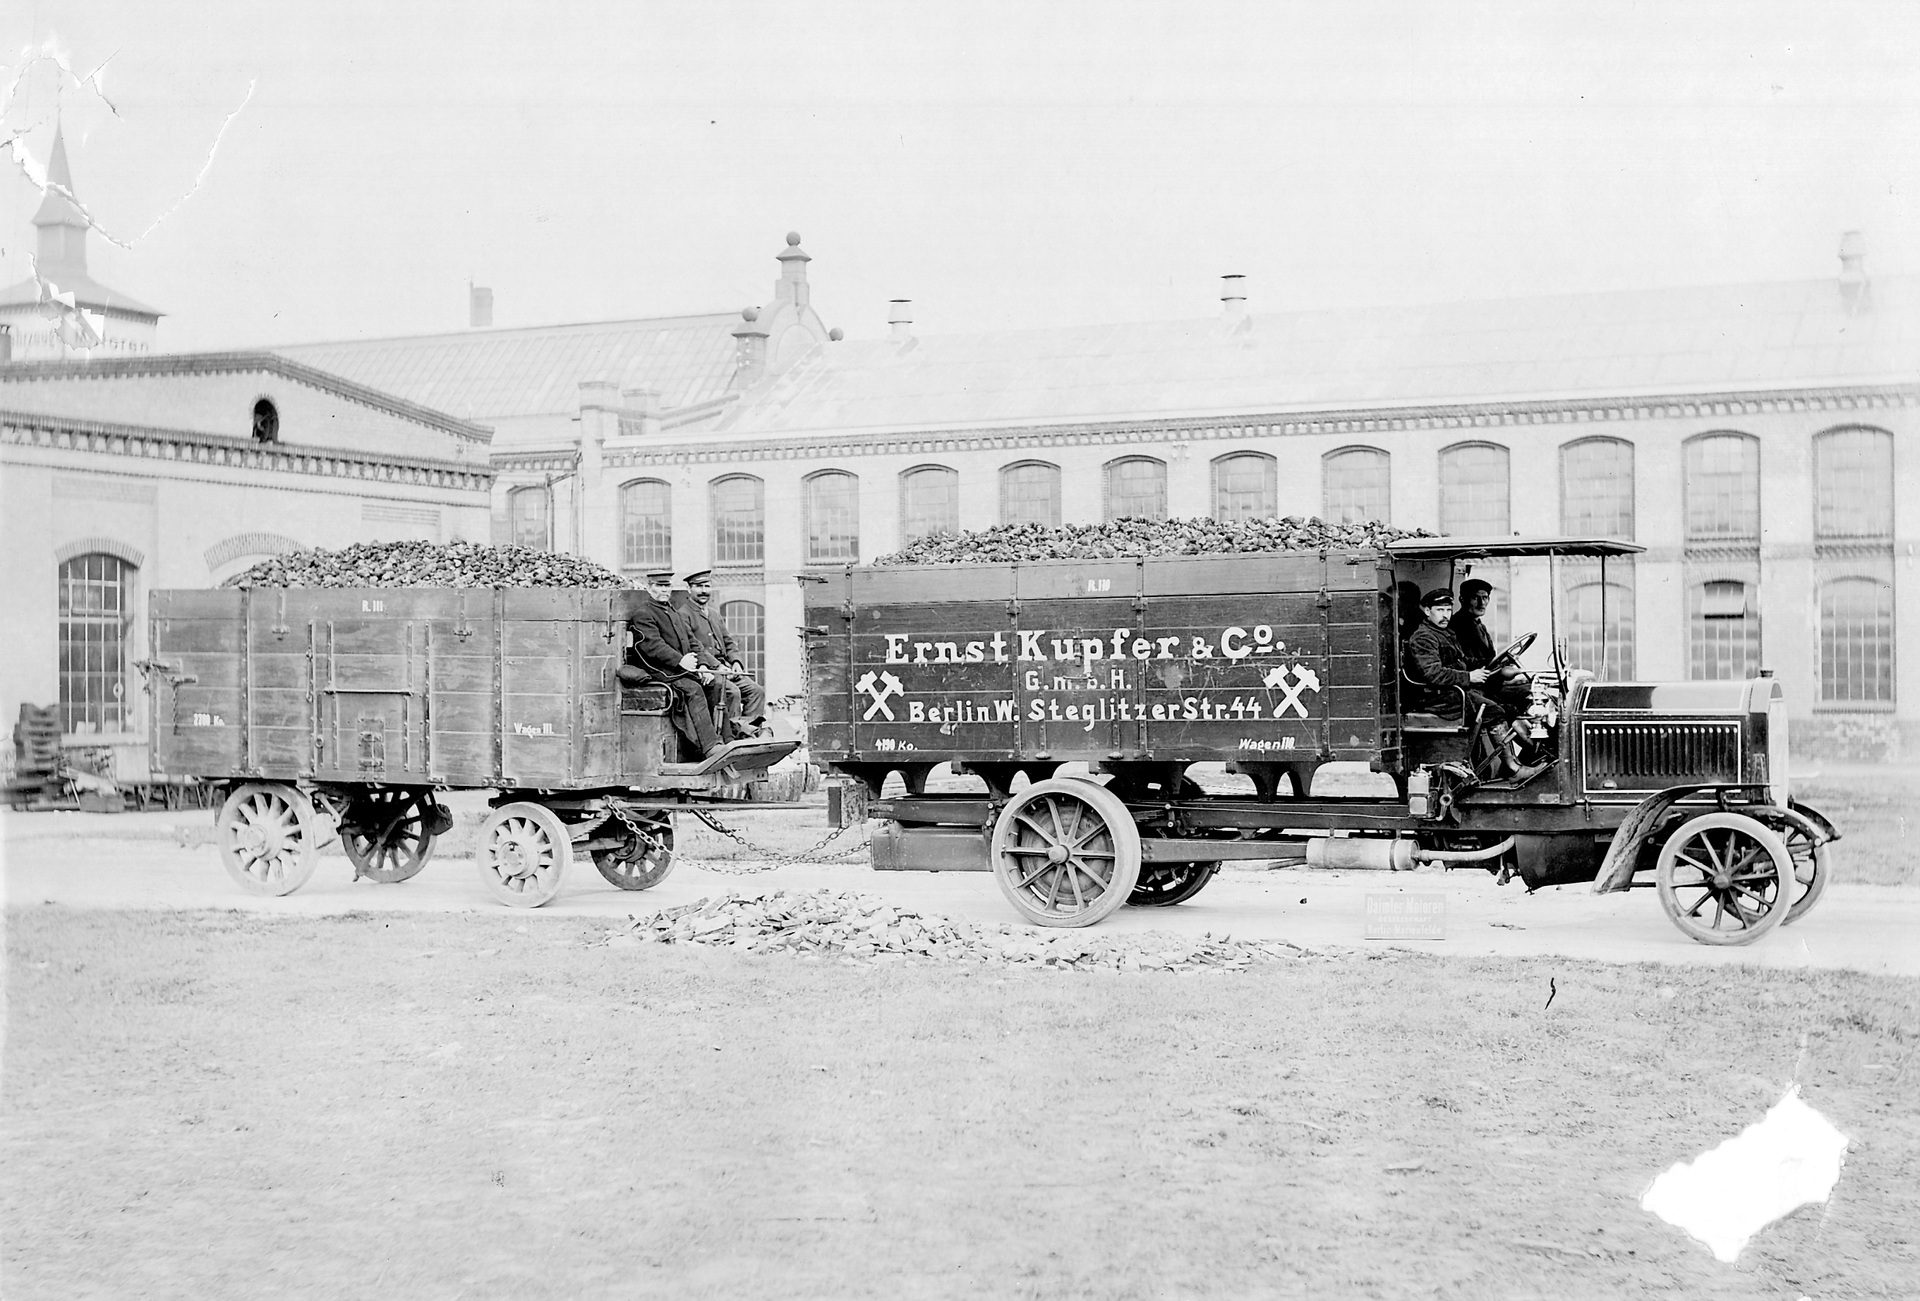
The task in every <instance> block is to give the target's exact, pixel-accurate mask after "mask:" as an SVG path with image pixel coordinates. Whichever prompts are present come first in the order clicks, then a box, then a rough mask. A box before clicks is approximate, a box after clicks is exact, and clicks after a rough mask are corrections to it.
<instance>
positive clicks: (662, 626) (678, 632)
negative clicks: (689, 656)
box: [627, 596, 715, 678]
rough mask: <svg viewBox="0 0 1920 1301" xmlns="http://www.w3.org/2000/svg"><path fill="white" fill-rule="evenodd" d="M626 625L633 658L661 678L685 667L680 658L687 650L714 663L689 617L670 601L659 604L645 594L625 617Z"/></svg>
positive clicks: (677, 673)
mask: <svg viewBox="0 0 1920 1301" xmlns="http://www.w3.org/2000/svg"><path fill="white" fill-rule="evenodd" d="M627 627H629V628H631V629H632V630H633V658H634V660H635V662H637V663H639V664H641V665H642V666H644V667H645V668H646V669H647V671H648V672H650V673H653V674H656V675H657V676H659V677H661V678H677V677H680V676H682V675H683V674H684V673H685V670H684V669H682V668H681V667H680V660H681V657H682V656H684V655H685V654H686V653H687V652H688V651H693V652H694V653H695V654H697V655H699V656H700V661H701V663H703V664H705V665H706V666H707V667H709V668H713V667H715V664H714V661H713V656H712V655H711V654H709V653H708V652H706V650H705V649H704V648H703V647H702V646H701V645H700V639H699V637H698V636H697V635H696V634H695V633H694V629H693V623H692V621H691V620H689V619H688V618H687V617H686V615H684V614H682V613H681V612H680V611H679V610H676V609H675V608H674V607H673V606H671V605H662V604H661V603H660V602H658V601H656V600H654V599H653V598H652V597H651V596H649V597H647V598H646V599H645V600H644V601H642V602H641V603H640V608H639V609H637V610H635V611H634V613H633V617H632V618H630V619H628V620H627Z"/></svg>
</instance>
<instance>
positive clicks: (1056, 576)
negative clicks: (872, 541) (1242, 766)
mask: <svg viewBox="0 0 1920 1301" xmlns="http://www.w3.org/2000/svg"><path fill="white" fill-rule="evenodd" d="M1392 591H1393V583H1392V569H1391V566H1390V565H1389V564H1387V563H1386V562H1385V561H1384V559H1383V558H1382V557H1379V556H1375V555H1373V554H1371V553H1353V554H1346V553H1338V554H1332V555H1324V556H1323V555H1318V554H1297V555H1242V556H1209V557H1168V558H1157V559H1149V560H1094V561H1045V562H1036V563H1032V564H1018V565H1013V564H1008V565H973V566H901V567H897V568H878V569H850V570H847V571H844V572H842V573H840V574H836V575H833V576H832V577H830V578H829V579H828V580H827V581H825V582H822V583H810V584H809V585H808V587H807V594H806V642H807V651H808V654H807V660H808V701H809V704H810V707H811V709H812V717H811V718H810V720H809V725H810V733H809V740H810V745H811V747H812V753H813V756H814V758H815V759H818V760H822V761H826V762H834V763H849V762H856V763H894V764H899V763H912V762H915V761H916V758H917V757H918V756H924V759H921V760H919V761H921V762H940V761H945V760H961V761H967V762H983V763H984V762H1012V761H1021V760H1039V761H1048V762H1068V761H1073V760H1085V761H1092V762H1111V761H1116V760H1130V759H1152V760H1155V761H1175V760H1179V761H1187V762H1196V761H1207V760H1215V761H1218V760H1221V759H1237V760H1242V761H1257V760H1263V761H1271V762H1281V763H1292V762H1299V761H1303V760H1315V759H1318V760H1322V761H1324V760H1327V759H1341V760H1355V761H1369V760H1375V759H1377V758H1378V757H1379V756H1380V754H1381V753H1382V751H1383V749H1385V748H1390V747H1391V745H1392V744H1393V743H1394V742H1395V741H1396V740H1397V733H1395V734H1394V735H1388V734H1387V733H1388V732H1389V731H1390V730H1391V729H1392V728H1393V721H1392V717H1391V715H1390V714H1389V713H1387V712H1386V711H1385V710H1383V705H1384V706H1385V707H1386V709H1388V710H1390V709H1391V707H1392V704H1393V702H1394V701H1395V699H1396V697H1395V695H1394V674H1395V673H1396V672H1397V665H1396V663H1395V659H1396V657H1395V656H1393V655H1392V654H1391V653H1390V651H1385V649H1384V648H1390V647H1391V646H1392V644H1393V601H1392ZM1383 652H1384V653H1383Z"/></svg>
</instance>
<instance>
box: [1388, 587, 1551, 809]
mask: <svg viewBox="0 0 1920 1301" xmlns="http://www.w3.org/2000/svg"><path fill="white" fill-rule="evenodd" d="M1420 613H1421V616H1422V618H1421V621H1420V626H1419V627H1418V628H1416V629H1414V631H1413V636H1411V637H1409V638H1407V676H1408V677H1410V678H1412V679H1413V680H1414V681H1415V682H1416V683H1419V684H1421V686H1422V687H1423V688H1424V690H1422V691H1421V693H1420V699H1419V700H1418V701H1417V702H1414V703H1416V704H1417V705H1418V706H1419V707H1421V708H1424V709H1426V710H1428V711H1430V712H1432V713H1435V714H1438V715H1440V716H1441V717H1442V718H1462V717H1463V715H1462V712H1461V711H1462V701H1463V699H1464V707H1465V709H1466V711H1467V713H1466V716H1465V721H1468V722H1471V721H1472V717H1473V716H1474V715H1478V716H1479V717H1480V719H1481V721H1482V731H1483V732H1484V734H1485V735H1486V736H1487V737H1489V738H1490V739H1491V740H1492V742H1493V745H1494V751H1495V754H1496V756H1497V757H1498V758H1499V759H1500V760H1501V761H1502V763H1503V764H1504V765H1505V766H1506V768H1507V769H1508V771H1509V774H1510V775H1511V776H1512V777H1513V778H1514V780H1516V781H1522V782H1524V781H1530V780H1532V779H1533V778H1534V777H1537V776H1538V775H1539V774H1540V773H1541V772H1543V771H1544V770H1545V768H1546V765H1545V764H1537V765H1532V766H1529V765H1525V764H1522V763H1521V762H1520V749H1519V741H1518V739H1517V738H1516V737H1515V736H1514V734H1513V729H1512V728H1511V727H1510V726H1508V722H1509V719H1510V718H1511V717H1512V715H1511V713H1510V712H1509V710H1508V708H1507V706H1505V705H1503V704H1502V703H1501V702H1500V701H1499V700H1497V699H1495V698H1494V697H1492V696H1491V695H1489V694H1487V692H1486V691H1485V687H1486V685H1487V680H1488V678H1489V677H1490V676H1491V675H1490V674H1489V673H1488V671H1487V670H1486V669H1484V668H1470V667H1468V665H1467V657H1466V654H1465V653H1464V652H1463V651H1462V650H1461V649H1460V643H1459V642H1457V641H1455V640H1454V638H1453V634H1452V633H1451V632H1449V631H1448V630H1447V625H1448V624H1449V623H1450V622H1452V620H1453V593H1452V592H1449V591H1448V590H1447V589H1446V588H1444V587H1436V588H1434V589H1433V590H1432V591H1431V592H1428V593H1427V594H1426V595H1425V596H1423V597H1421V598H1420ZM1463 691H1464V697H1463V694H1462V693H1463ZM1482 711H1484V712H1482Z"/></svg>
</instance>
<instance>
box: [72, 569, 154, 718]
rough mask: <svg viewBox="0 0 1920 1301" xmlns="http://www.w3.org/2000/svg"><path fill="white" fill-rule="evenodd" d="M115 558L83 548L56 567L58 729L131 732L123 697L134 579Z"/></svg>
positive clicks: (131, 570)
mask: <svg viewBox="0 0 1920 1301" xmlns="http://www.w3.org/2000/svg"><path fill="white" fill-rule="evenodd" d="M138 572H139V571H138V570H136V569H135V568H134V566H133V565H131V564H129V563H128V562H127V561H125V560H122V559H121V558H120V557H119V556H111V555H106V554H104V553H102V552H97V551H94V552H88V553H87V554H86V555H82V556H75V557H73V558H72V559H71V560H67V561H63V562H62V563H61V565H60V579H59V582H60V633H59V636H60V730H61V731H62V732H68V733H98V732H125V731H131V730H132V727H131V723H132V721H133V716H132V710H131V709H130V707H129V703H128V700H127V696H128V695H129V690H130V689H129V684H128V682H127V665H128V661H129V655H128V650H129V642H128V637H129V633H130V632H131V629H132V627H133V579H134V575H135V574H136V573H138Z"/></svg>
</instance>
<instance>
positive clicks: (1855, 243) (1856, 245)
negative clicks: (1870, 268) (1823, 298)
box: [1840, 230, 1873, 316]
mask: <svg viewBox="0 0 1920 1301" xmlns="http://www.w3.org/2000/svg"><path fill="white" fill-rule="evenodd" d="M1840 303H1841V305H1842V306H1843V307H1845V308H1846V309H1847V315H1848V316H1853V315H1856V314H1858V313H1860V312H1864V311H1868V310H1870V309H1871V308H1872V307H1873V285H1872V284H1871V283H1870V282H1869V281H1868V280H1867V241H1866V237H1865V236H1863V235H1862V234H1861V233H1860V232H1859V231H1857V230H1849V231H1847V232H1845V233H1844V234H1842V235H1841V236H1840Z"/></svg>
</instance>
